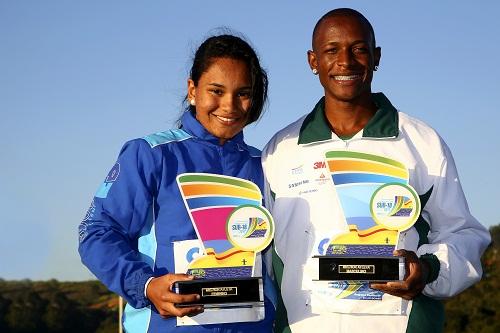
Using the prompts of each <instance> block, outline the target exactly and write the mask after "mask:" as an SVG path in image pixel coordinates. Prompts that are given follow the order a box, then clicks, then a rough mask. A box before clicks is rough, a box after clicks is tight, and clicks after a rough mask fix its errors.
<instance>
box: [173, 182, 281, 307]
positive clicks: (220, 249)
mask: <svg viewBox="0 0 500 333" xmlns="http://www.w3.org/2000/svg"><path fill="white" fill-rule="evenodd" d="M177 183H178V185H179V189H180V192H181V195H182V197H183V199H184V203H185V205H186V209H187V210H188V212H189V216H190V218H191V222H192V223H193V227H194V229H195V231H196V234H197V236H198V239H199V241H200V245H201V246H202V251H201V252H202V253H201V254H200V255H198V256H197V257H196V258H193V259H192V260H191V261H190V262H189V265H188V268H187V273H188V274H191V275H195V276H196V279H194V280H191V281H178V282H176V283H175V284H174V291H175V292H177V293H181V294H199V295H200V296H201V299H200V300H199V301H198V302H197V303H196V304H203V305H204V306H205V307H208V308H210V307H220V308H225V307H243V306H245V307H248V306H263V304H264V294H263V285H262V277H259V276H257V277H256V276H254V273H255V272H254V271H255V265H256V263H257V260H256V256H257V255H258V253H259V252H260V251H262V250H263V249H265V248H266V247H267V246H268V245H269V244H270V243H271V241H272V238H273V235H274V222H273V219H272V217H271V214H270V213H269V211H268V210H267V209H265V208H264V207H263V206H262V194H261V192H260V189H259V187H258V186H257V185H256V184H254V183H252V182H250V181H248V180H244V179H240V178H235V177H229V176H223V175H216V174H205V173H186V174H181V175H179V176H178V177H177ZM259 259H260V255H259ZM257 264H259V265H260V263H257ZM193 305H195V304H190V303H183V304H177V305H176V306H178V307H185V306H193Z"/></svg>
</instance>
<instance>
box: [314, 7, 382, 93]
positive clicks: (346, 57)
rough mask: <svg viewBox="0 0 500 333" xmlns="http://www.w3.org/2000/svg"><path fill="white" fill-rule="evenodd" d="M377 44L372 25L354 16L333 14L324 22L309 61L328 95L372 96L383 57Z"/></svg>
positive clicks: (318, 31) (319, 28)
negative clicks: (375, 71)
mask: <svg viewBox="0 0 500 333" xmlns="http://www.w3.org/2000/svg"><path fill="white" fill-rule="evenodd" d="M373 43H374V42H373V36H372V35H371V32H370V29H369V28H368V26H366V24H364V23H363V22H362V21H361V20H360V19H358V18H356V17H354V16H332V17H329V18H327V19H326V20H325V21H323V22H322V23H321V25H320V26H319V27H318V29H317V31H316V34H315V36H314V40H313V51H309V52H308V60H309V65H310V66H311V68H312V69H316V70H317V71H318V74H319V80H320V82H321V85H322V86H323V87H324V89H325V95H326V96H327V97H330V98H333V99H335V100H338V101H343V102H354V101H356V100H357V99H358V98H359V97H366V96H369V94H370V93H371V81H372V77H373V70H374V67H375V65H378V63H379V60H380V48H375V45H373Z"/></svg>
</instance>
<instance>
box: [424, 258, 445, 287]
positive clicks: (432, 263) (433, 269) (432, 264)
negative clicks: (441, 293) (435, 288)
mask: <svg viewBox="0 0 500 333" xmlns="http://www.w3.org/2000/svg"><path fill="white" fill-rule="evenodd" d="M420 260H423V261H425V262H426V263H427V266H428V267H429V272H428V273H427V277H426V280H425V283H426V284H427V283H431V282H433V281H435V280H436V279H437V277H438V275H439V269H440V267H441V264H440V263H439V259H438V258H437V257H436V256H435V255H434V254H431V253H426V254H423V255H421V256H420Z"/></svg>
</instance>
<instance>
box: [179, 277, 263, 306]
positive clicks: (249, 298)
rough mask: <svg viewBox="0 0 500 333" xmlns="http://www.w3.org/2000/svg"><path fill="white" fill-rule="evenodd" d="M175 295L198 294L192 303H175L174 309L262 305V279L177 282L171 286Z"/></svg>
mask: <svg viewBox="0 0 500 333" xmlns="http://www.w3.org/2000/svg"><path fill="white" fill-rule="evenodd" d="M173 291H174V292H175V293H177V294H198V295H200V299H199V300H197V301H196V302H193V303H177V304H175V306H176V307H189V306H196V305H203V306H204V307H205V308H231V307H250V306H263V305H264V290H263V286H262V278H259V277H252V278H237V279H221V280H203V279H199V280H190V281H177V282H175V283H174V285H173Z"/></svg>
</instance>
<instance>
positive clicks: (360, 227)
mask: <svg viewBox="0 0 500 333" xmlns="http://www.w3.org/2000/svg"><path fill="white" fill-rule="evenodd" d="M325 157H326V162H327V168H328V171H329V173H330V175H331V177H332V180H333V185H334V187H335V191H336V193H337V198H338V203H339V204H340V206H341V208H342V212H343V215H344V217H345V222H346V225H347V229H348V230H347V229H346V231H345V232H343V233H340V234H339V233H337V234H335V235H333V236H328V235H326V237H324V238H322V239H321V240H320V242H319V246H318V248H319V253H318V255H315V256H314V257H313V258H314V259H313V260H315V261H317V266H315V267H317V271H316V272H315V275H316V276H315V281H331V282H330V285H331V286H333V288H337V289H338V290H339V295H338V297H339V298H355V299H380V298H381V295H382V293H380V292H379V294H377V291H373V290H371V289H369V287H368V282H370V281H380V282H385V281H398V280H403V279H404V277H405V271H406V270H405V262H404V258H401V257H395V256H393V251H394V250H395V247H396V245H397V242H398V237H399V233H400V232H401V231H404V230H406V229H408V228H410V227H411V226H412V225H413V224H414V223H415V222H416V220H417V219H418V216H419V214H420V199H419V196H418V195H417V193H416V191H415V190H414V189H413V188H412V187H411V186H410V185H408V179H409V173H408V169H407V168H406V166H405V165H403V164H402V163H400V162H399V161H396V160H393V159H390V158H387V157H384V156H379V155H373V154H367V153H362V152H353V151H329V152H327V153H326V154H325ZM315 265H316V264H315ZM353 293H358V295H353Z"/></svg>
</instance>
